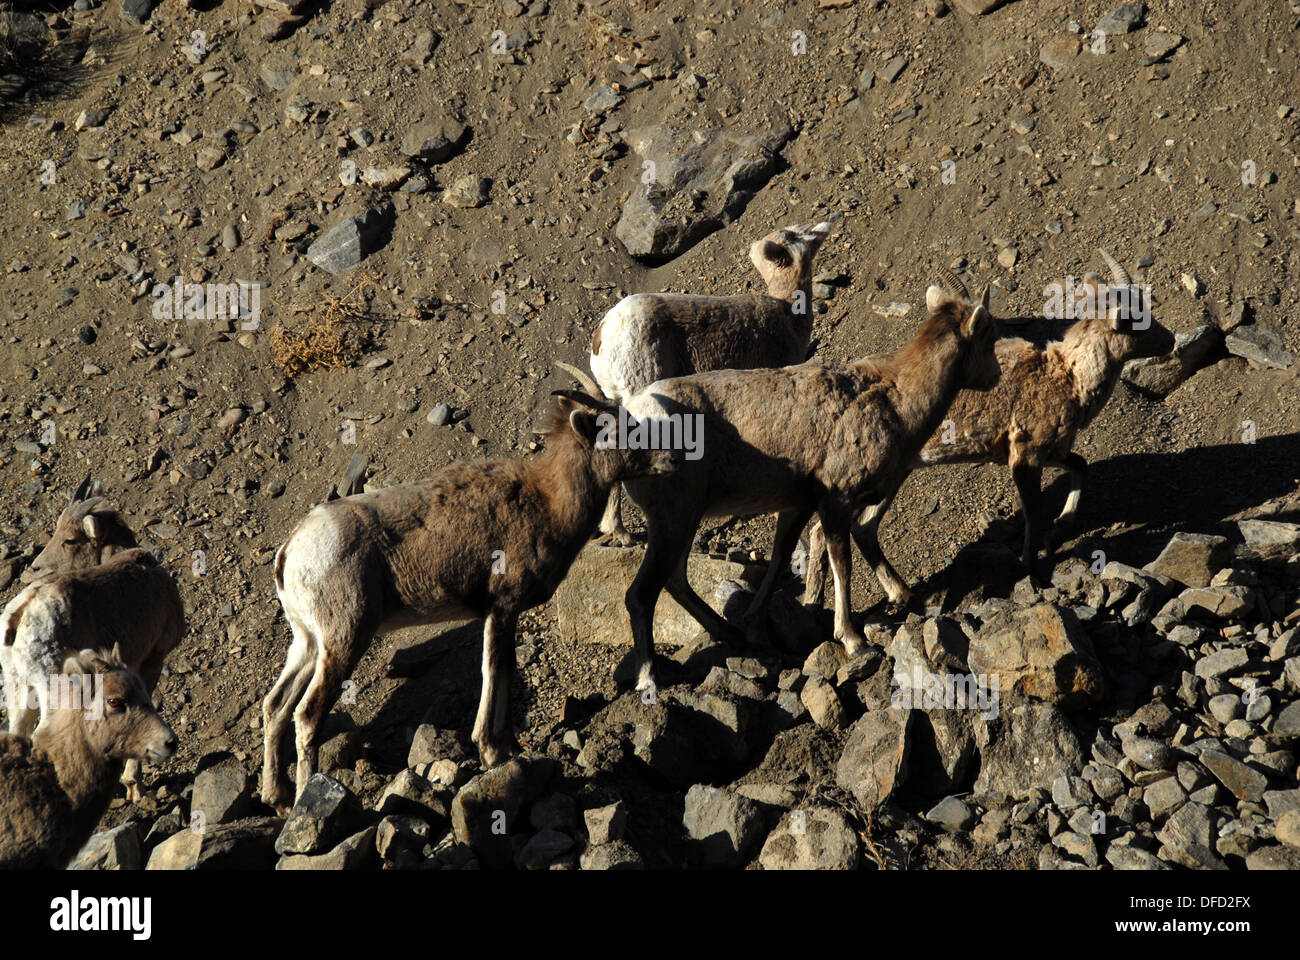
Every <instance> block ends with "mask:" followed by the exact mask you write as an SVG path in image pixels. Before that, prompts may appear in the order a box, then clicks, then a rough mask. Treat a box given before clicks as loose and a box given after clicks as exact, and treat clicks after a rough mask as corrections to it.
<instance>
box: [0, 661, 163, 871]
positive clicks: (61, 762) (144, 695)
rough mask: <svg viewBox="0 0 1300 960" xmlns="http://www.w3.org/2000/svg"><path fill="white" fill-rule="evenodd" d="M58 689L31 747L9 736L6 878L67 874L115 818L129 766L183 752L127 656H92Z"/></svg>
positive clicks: (68, 669)
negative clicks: (112, 811)
mask: <svg viewBox="0 0 1300 960" xmlns="http://www.w3.org/2000/svg"><path fill="white" fill-rule="evenodd" d="M51 679H53V678H51ZM58 680H59V681H61V682H55V683H51V684H49V685H50V686H53V687H55V689H56V691H58V692H56V693H55V696H54V698H53V699H54V701H55V702H54V704H53V708H52V709H51V711H50V713H49V716H48V717H47V719H46V722H45V723H43V724H41V726H40V728H39V729H37V731H36V733H35V735H34V736H33V737H32V739H31V741H30V742H29V741H27V740H25V739H23V738H21V737H15V736H8V735H0V869H4V870H14V869H42V868H43V869H55V870H58V869H62V868H63V867H65V866H67V864H68V861H70V860H71V859H72V858H73V857H74V856H75V855H76V853H77V851H78V850H80V849H81V847H82V846H83V845H84V844H85V842H86V840H88V839H89V838H90V834H91V833H92V831H94V829H95V825H96V824H97V823H98V822H99V819H100V817H102V816H103V814H104V811H105V810H106V809H107V807H108V804H109V801H110V799H111V798H112V795H113V785H114V783H115V782H116V781H117V779H118V776H119V775H120V774H121V772H122V762H123V760H126V759H128V758H129V759H134V760H136V761H137V762H139V761H140V760H142V759H149V760H154V761H159V760H164V759H166V758H167V757H170V756H171V755H172V754H174V753H175V752H176V734H175V733H173V732H172V730H171V728H170V727H169V726H167V724H166V723H164V722H163V720H162V718H161V717H159V716H158V714H157V712H156V711H155V710H154V707H153V703H152V702H151V701H150V699H149V694H148V692H147V691H146V690H145V688H144V684H143V682H142V681H141V679H140V677H139V676H138V675H137V674H136V672H135V671H134V670H132V669H131V668H130V667H128V666H126V664H124V663H123V662H122V658H121V655H120V651H119V650H117V649H114V650H113V652H112V653H111V654H106V653H96V652H95V651H93V650H82V651H81V652H80V653H79V654H75V655H73V656H70V657H68V658H67V659H66V660H65V661H64V662H63V665H62V673H61V675H58Z"/></svg>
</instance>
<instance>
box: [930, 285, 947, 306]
mask: <svg viewBox="0 0 1300 960" xmlns="http://www.w3.org/2000/svg"><path fill="white" fill-rule="evenodd" d="M947 299H948V295H947V294H946V293H944V292H943V287H939V286H935V285H934V284H931V285H930V286H928V287H926V288H925V309H926V310H928V311H930V312H931V313H934V311H936V310H938V309H939V308H940V307H941V306H943V303H944V301H945V300H947Z"/></svg>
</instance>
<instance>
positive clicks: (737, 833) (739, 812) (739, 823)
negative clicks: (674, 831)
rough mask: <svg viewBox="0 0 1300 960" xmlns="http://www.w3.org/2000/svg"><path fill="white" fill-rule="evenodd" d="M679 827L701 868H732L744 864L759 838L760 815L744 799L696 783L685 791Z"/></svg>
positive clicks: (756, 806) (761, 818)
mask: <svg viewBox="0 0 1300 960" xmlns="http://www.w3.org/2000/svg"><path fill="white" fill-rule="evenodd" d="M682 826H683V827H685V828H686V836H687V837H689V838H690V839H691V840H693V841H695V844H694V848H695V849H696V851H697V852H698V854H699V856H700V858H701V860H702V862H703V863H704V865H705V866H710V867H725V868H734V867H739V866H743V865H744V864H745V863H746V861H747V860H748V858H749V854H750V851H751V850H752V849H753V847H754V845H755V844H756V843H757V842H758V839H759V837H760V836H761V835H762V827H763V815H762V811H761V809H760V808H759V806H758V804H756V803H755V802H754V801H753V800H750V799H749V798H748V797H742V796H738V795H733V794H730V793H728V792H727V791H725V790H720V789H718V788H717V787H712V786H709V785H708V784H705V783H697V784H696V785H695V786H693V787H691V788H690V790H688V791H686V806H685V811H684V812H683V814H682Z"/></svg>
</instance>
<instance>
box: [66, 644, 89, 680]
mask: <svg viewBox="0 0 1300 960" xmlns="http://www.w3.org/2000/svg"><path fill="white" fill-rule="evenodd" d="M87 652H88V651H86V650H83V651H81V653H74V654H72V655H71V656H70V657H67V658H66V659H65V660H64V661H63V672H64V673H65V674H67V675H69V676H78V675H80V674H83V673H89V672H90V671H89V670H87V669H86V665H85V664H84V663H82V657H83V656H84V655H85V654H86V653H87Z"/></svg>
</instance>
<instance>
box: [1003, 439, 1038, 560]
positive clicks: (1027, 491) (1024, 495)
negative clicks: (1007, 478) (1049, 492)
mask: <svg viewBox="0 0 1300 960" xmlns="http://www.w3.org/2000/svg"><path fill="white" fill-rule="evenodd" d="M1011 479H1012V480H1014V481H1015V483H1016V492H1017V493H1019V494H1020V509H1021V510H1022V512H1023V513H1024V515H1025V545H1024V547H1023V549H1021V551H1020V563H1021V565H1022V566H1024V568H1025V569H1026V570H1028V571H1029V572H1030V573H1031V574H1032V573H1033V572H1034V561H1035V560H1036V559H1037V558H1038V548H1039V546H1041V545H1042V542H1043V468H1042V467H1034V466H1030V465H1028V464H1024V463H1021V464H1017V465H1016V466H1014V467H1012V468H1011Z"/></svg>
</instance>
